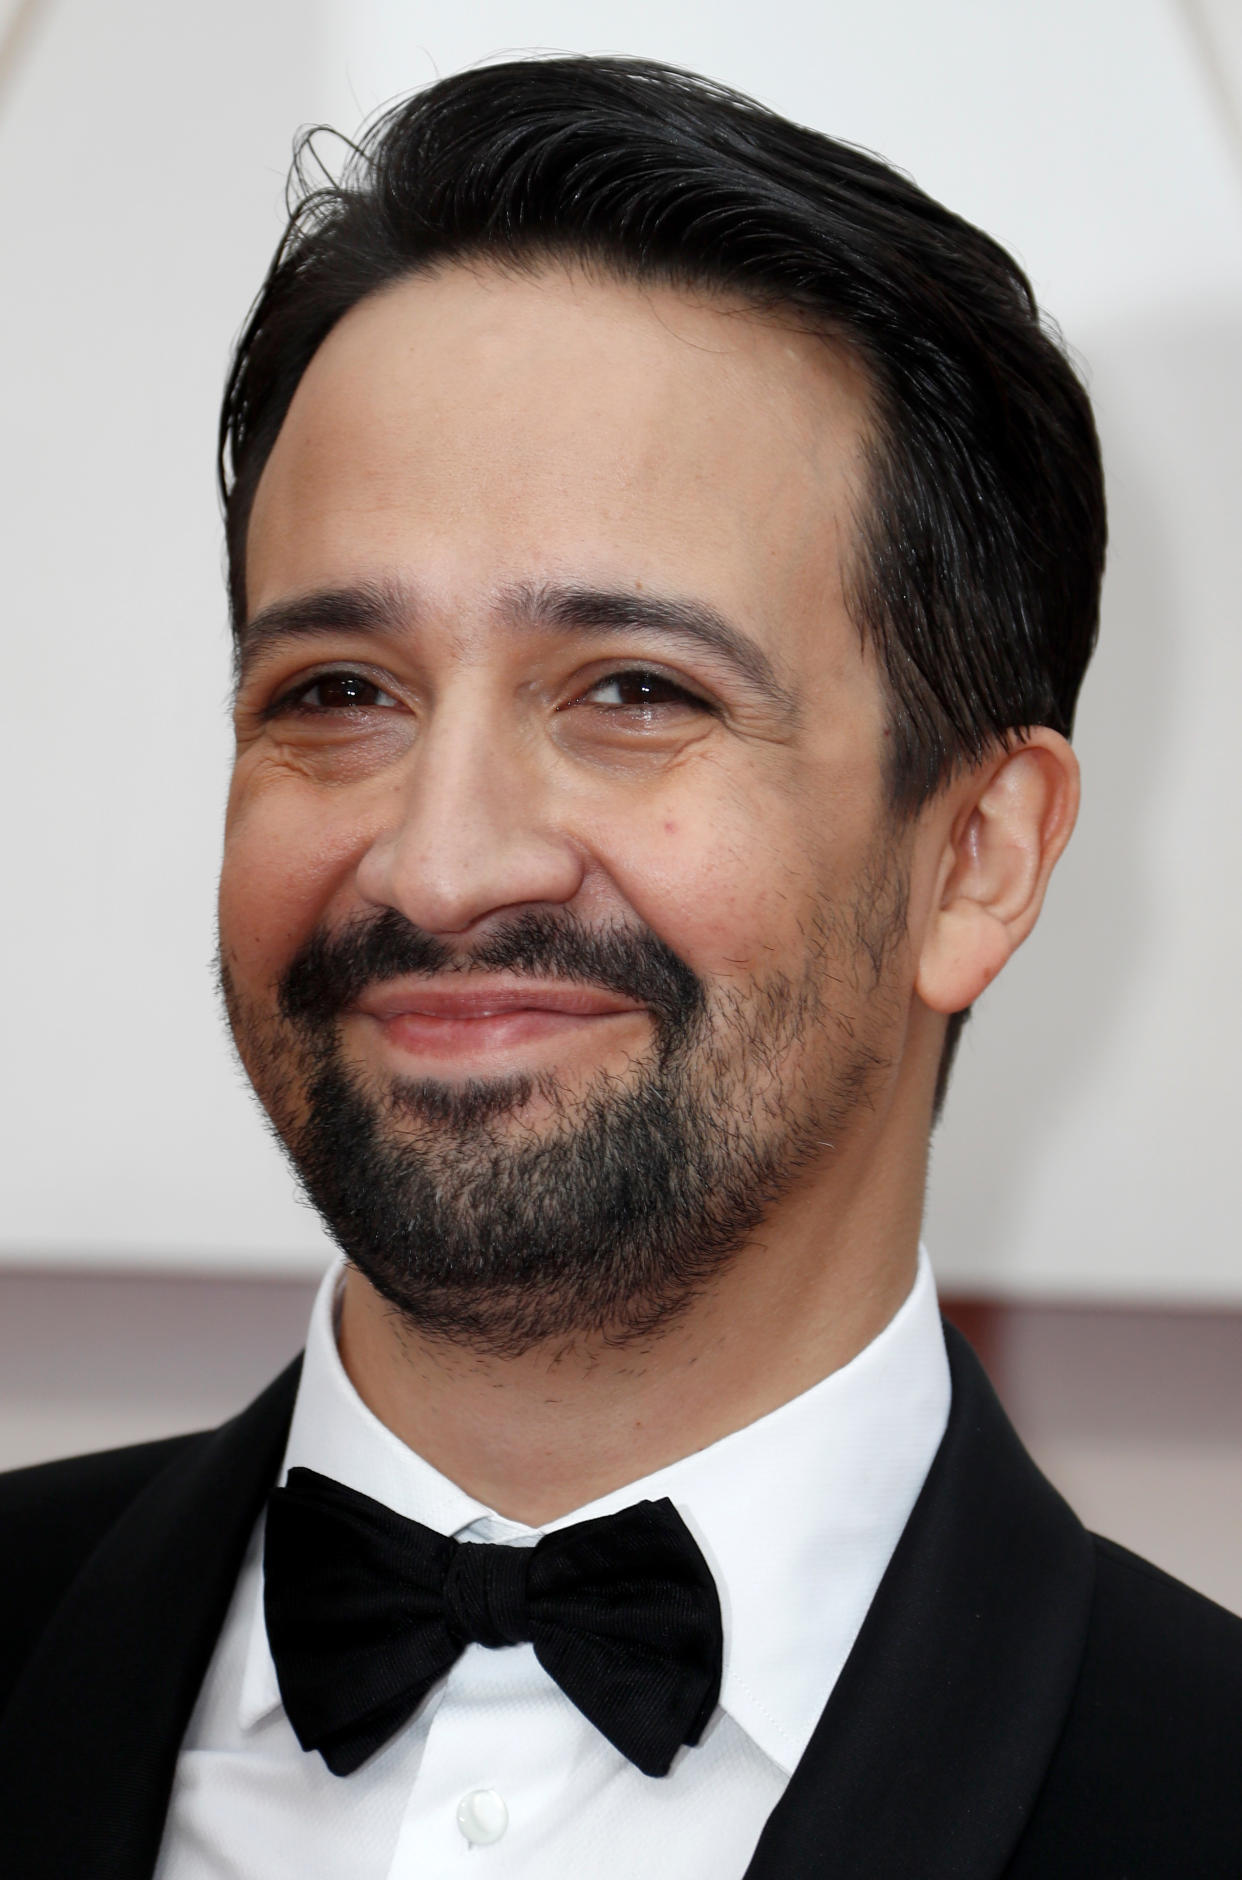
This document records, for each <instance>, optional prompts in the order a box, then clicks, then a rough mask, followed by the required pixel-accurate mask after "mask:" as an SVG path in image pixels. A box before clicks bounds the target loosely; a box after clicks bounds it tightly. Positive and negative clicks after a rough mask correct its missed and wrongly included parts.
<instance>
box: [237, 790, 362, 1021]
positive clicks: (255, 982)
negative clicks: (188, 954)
mask: <svg viewBox="0 0 1242 1880" xmlns="http://www.w3.org/2000/svg"><path fill="white" fill-rule="evenodd" d="M308 794H313V797H314V800H313V801H306V800H304V799H303V798H302V794H301V792H299V791H298V790H296V789H288V788H286V789H284V790H274V789H266V790H265V789H262V788H253V787H249V786H248V784H247V782H246V780H245V779H244V778H243V779H235V781H234V786H233V789H232V791H231V792H230V795H229V807H228V815H227V819H226V822H225V832H224V854H223V859H222V862H221V868H220V894H219V921H220V944H221V948H222V951H223V953H224V957H225V960H226V963H227V964H228V967H229V970H230V972H231V973H232V974H233V975H234V978H235V979H236V980H237V982H238V984H239V985H240V986H243V987H246V988H249V989H251V990H257V989H258V988H259V987H261V986H267V985H270V984H271V983H272V982H274V980H275V979H276V978H277V977H278V976H279V974H280V972H281V970H282V968H283V967H284V966H285V965H286V964H287V963H288V961H289V960H290V959H291V958H292V957H293V955H294V953H296V952H297V950H298V948H299V947H300V946H301V945H302V943H303V942H304V941H305V940H306V939H307V938H308V937H309V935H310V934H311V932H312V931H313V930H314V929H315V928H316V927H317V926H319V925H320V924H321V923H322V922H323V921H324V920H325V918H329V919H330V918H331V916H332V913H333V910H334V907H335V904H336V903H337V902H338V900H340V901H343V900H344V895H345V889H346V884H347V883H348V881H349V880H350V878H351V876H352V872H353V869H354V867H355V866H356V862H357V854H358V845H359V842H360V841H361V840H362V839H363V837H362V836H361V834H360V832H359V830H358V827H357V823H356V819H354V818H353V817H344V816H341V817H333V816H332V815H331V814H330V813H325V804H324V801H323V796H322V793H320V792H314V793H308Z"/></svg>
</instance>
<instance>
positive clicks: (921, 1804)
mask: <svg viewBox="0 0 1242 1880" xmlns="http://www.w3.org/2000/svg"><path fill="white" fill-rule="evenodd" d="M945 1329H946V1338H947V1341H948V1345H949V1356H950V1365H951V1369H952V1374H953V1401H952V1409H951V1412H950V1416H949V1425H948V1428H947V1430H946V1431H945V1436H944V1441H943V1442H942V1444H941V1447H940V1450H939V1451H938V1453H937V1456H936V1460H935V1462H934V1463H933V1465H932V1469H931V1472H930V1474H929V1475H928V1478H927V1482H926V1484H925V1485H924V1488H923V1492H922V1494H921V1495H920V1497H919V1500H918V1502H917V1504H916V1506H915V1509H914V1512H913V1514H912V1515H911V1517H910V1521H909V1523H908V1525H907V1527H906V1530H905V1532H904V1534H903V1535H902V1537H901V1541H900V1542H899V1544H898V1547H897V1550H896V1552H895V1554H894V1555H893V1558H892V1561H891V1562H890V1565H889V1568H888V1571H887V1573H886V1574H885V1576H884V1579H883V1581H882V1583H881V1585H880V1589H879V1592H878V1593H877V1595H876V1598H875V1601H874V1603H873V1604H872V1607H871V1610H870V1612H869V1613H868V1615H867V1618H866V1621H865V1623H864V1625H863V1629H862V1631H861V1632H860V1633H859V1636H858V1640H857V1642H856V1644H855V1647H854V1650H853V1652H852V1653H851V1655H850V1658H849V1660H848V1662H847V1664H846V1666H845V1669H844V1671H843V1672H842V1674H841V1677H840V1679H839V1681H838V1683H837V1686H836V1689H835V1690H834V1692H833V1694H832V1697H831V1699H830V1701H829V1704H828V1707H827V1709H826V1710H825V1712H824V1715H823V1717H822V1718H821V1719H820V1722H819V1724H818V1726H817V1728H816V1731H815V1734H814V1736H813V1737H812V1739H811V1741H810V1743H809V1744H808V1746H807V1750H806V1753H805V1755H804V1757H803V1759H802V1761H801V1763H800V1764H799V1766H798V1767H797V1769H796V1770H795V1771H794V1774H793V1776H792V1778H791V1780H790V1783H789V1787H788V1788H787V1790H786V1791H785V1794H784V1796H783V1798H782V1800H781V1801H780V1803H779V1804H778V1805H777V1807H776V1809H775V1810H774V1812H773V1814H772V1816H771V1818H770V1819H769V1821H768V1824H767V1827H766V1828H765V1829H764V1832H763V1835H762V1836H761V1838H760V1841H759V1845H758V1848H757V1849H756V1852H755V1856H754V1859H753V1861H752V1862H751V1865H750V1867H749V1869H748V1870H747V1880H811V1877H812V1876H819V1877H820V1880H822V1876H824V1875H833V1876H846V1875H871V1874H883V1876H884V1880H993V1876H997V1875H1000V1874H1002V1873H1003V1871H1004V1868H1005V1865H1006V1863H1007V1861H1008V1859H1009V1856H1010V1854H1011V1853H1012V1851H1013V1848H1014V1845H1015V1843H1016V1841H1017V1839H1018V1837H1019V1835H1020V1833H1021V1831H1022V1828H1023V1827H1024V1825H1025V1822H1026V1820H1027V1817H1028V1815H1029V1813H1030V1809H1031V1805H1032V1803H1033V1801H1034V1798H1035V1795H1036V1792H1037V1790H1038V1788H1039V1785H1040V1783H1041V1781H1042V1780H1043V1776H1044V1773H1045V1770H1046V1769H1047V1766H1048V1762H1049V1759H1050V1757H1051V1754H1052V1750H1053V1747H1054V1745H1055V1743H1056V1739H1057V1735H1058V1732H1059V1730H1060V1727H1061V1724H1062V1722H1063V1720H1064V1716H1065V1712H1066V1709H1067V1707H1068V1704H1069V1701H1070V1697H1071V1694H1072V1691H1073V1687H1074V1683H1075V1680H1076V1677H1077V1674H1078V1668H1079V1663H1080V1660H1081V1657H1082V1652H1083V1645H1084V1640H1085V1634H1086V1626H1087V1615H1088V1608H1089V1605H1090V1600H1091V1590H1092V1572H1093V1568H1092V1561H1093V1555H1092V1547H1091V1542H1090V1538H1089V1536H1088V1535H1087V1533H1086V1532H1085V1530H1084V1529H1083V1528H1082V1526H1081V1525H1080V1524H1079V1522H1078V1520H1077V1519H1076V1517H1075V1516H1074V1515H1073V1514H1072V1513H1071V1511H1070V1510H1069V1508H1068V1507H1067V1506H1066V1505H1065V1503H1064V1502H1063V1501H1062V1500H1061V1498H1060V1496H1059V1495H1058V1494H1057V1493H1056V1491H1055V1490H1054V1489H1053V1488H1052V1487H1051V1486H1050V1484H1049V1483H1048V1482H1046V1481H1045V1480H1044V1478H1043V1476H1042V1475H1040V1473H1039V1471H1038V1470H1037V1469H1036V1467H1035V1465H1034V1463H1033V1462H1032V1461H1031V1459H1030V1457H1029V1456H1028V1455H1027V1454H1026V1451H1025V1450H1024V1449H1023V1448H1022V1445H1021V1443H1020V1442H1019V1441H1018V1438H1017V1436H1016V1435H1015V1434H1014V1431H1013V1430H1012V1428H1011V1427H1010V1425H1009V1423H1008V1421H1007V1420H1006V1418H1005V1415H1004V1412H1003V1411H1002V1410H1001V1407H1000V1405H999V1404H998V1403H997V1401H996V1398H995V1396H994V1395H993V1393H992V1390H991V1387H990V1385H989V1384H988V1382H987V1379H986V1377H985V1376H984V1374H983V1372H982V1369H981V1368H980V1366H979V1363H978V1360H977V1359H976V1358H975V1356H974V1354H973V1352H972V1351H971V1350H970V1348H969V1346H968V1345H967V1344H966V1343H965V1341H964V1340H963V1339H962V1338H961V1337H960V1336H959V1335H958V1334H957V1333H955V1332H954V1331H953V1330H952V1328H951V1327H946V1328H945Z"/></svg>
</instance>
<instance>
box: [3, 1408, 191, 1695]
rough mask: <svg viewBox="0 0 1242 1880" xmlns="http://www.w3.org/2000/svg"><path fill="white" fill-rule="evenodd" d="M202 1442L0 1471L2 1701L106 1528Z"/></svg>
mask: <svg viewBox="0 0 1242 1880" xmlns="http://www.w3.org/2000/svg"><path fill="white" fill-rule="evenodd" d="M202 1440H203V1438H202V1437H198V1436H173V1437H168V1438H166V1439H165V1440H163V1441H161V1442H154V1443H136V1444H134V1445H132V1446H131V1447H129V1448H125V1449H109V1450H103V1451H100V1452H99V1453H98V1454H95V1455H87V1456H72V1457H69V1458H68V1459H67V1460H65V1461H60V1462H44V1463H39V1464H37V1465H36V1466H35V1467H33V1468H26V1469H14V1470H11V1471H9V1472H8V1473H6V1474H0V1532H3V1534H4V1536H5V1546H4V1548H3V1549H2V1550H0V1699H2V1698H3V1694H4V1693H6V1692H7V1691H8V1690H9V1688H10V1687H11V1685H12V1684H13V1682H14V1680H15V1678H16V1676H17V1673H18V1672H19V1670H20V1669H21V1665H22V1663H23V1661H24V1659H25V1657H26V1655H27V1653H28V1651H29V1649H30V1647H31V1646H32V1645H33V1644H34V1642H35V1640H36V1639H37V1638H38V1636H39V1634H40V1633H41V1631H42V1630H43V1627H44V1626H45V1625H46V1623H47V1621H48V1619H49V1618H50V1616H51V1614H52V1613H53V1612H54V1611H55V1609H56V1607H57V1606H58V1605H59V1603H60V1601H61V1599H62V1598H63V1596H64V1594H65V1592H66V1591H67V1589H68V1587H69V1585H70V1584H71V1582H72V1581H73V1580H74V1579H75V1578H76V1576H77V1573H78V1571H79V1569H80V1568H81V1566H82V1565H83V1563H84V1562H85V1561H86V1559H87V1558H88V1556H89V1555H90V1554H91V1553H92V1552H93V1550H94V1548H95V1547H96V1545H97V1544H98V1542H99V1541H100V1540H102V1538H103V1536H104V1535H105V1534H106V1533H107V1531H108V1529H109V1528H110V1527H111V1526H112V1525H113V1523H114V1522H115V1521H117V1520H119V1519H120V1517H121V1515H123V1514H124V1512H125V1510H126V1509H127V1508H128V1507H129V1505H130V1503H131V1502H132V1501H133V1500H134V1499H135V1498H136V1497H137V1496H138V1495H140V1494H141V1493H142V1491H143V1489H144V1488H145V1487H146V1486H147V1484H148V1483H149V1482H151V1481H153V1480H154V1478H155V1477H156V1476H157V1475H158V1474H160V1472H161V1471H162V1470H163V1469H165V1468H166V1467H167V1466H168V1465H169V1463H171V1462H173V1461H174V1460H175V1459H176V1458H177V1457H179V1456H181V1455H183V1454H184V1453H185V1452H186V1451H187V1450H189V1449H192V1448H193V1447H194V1445H195V1444H196V1443H200V1442H202Z"/></svg>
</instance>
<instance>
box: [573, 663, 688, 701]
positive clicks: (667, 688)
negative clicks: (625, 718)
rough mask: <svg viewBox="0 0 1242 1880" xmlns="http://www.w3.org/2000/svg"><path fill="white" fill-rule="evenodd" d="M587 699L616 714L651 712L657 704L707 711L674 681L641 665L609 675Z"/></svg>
mask: <svg viewBox="0 0 1242 1880" xmlns="http://www.w3.org/2000/svg"><path fill="white" fill-rule="evenodd" d="M586 696H587V697H588V698H589V699H590V700H591V702H592V703H593V704H595V705H602V706H604V708H605V709H606V710H612V711H617V710H622V711H624V710H627V709H628V710H630V711H633V710H636V709H637V710H639V711H643V710H651V709H652V708H653V707H655V706H657V705H688V706H690V707H691V708H692V709H697V710H700V711H703V710H706V706H705V705H704V703H703V701H702V700H701V699H698V698H696V697H695V696H694V694H693V693H692V692H687V691H686V690H685V688H684V687H682V686H680V685H676V684H675V683H674V682H673V680H672V679H666V678H665V677H664V675H663V673H659V672H648V671H646V670H645V669H644V668H642V667H638V666H636V667H634V668H633V669H632V670H630V671H628V672H613V673H609V675H608V677H607V678H606V679H600V680H599V681H598V682H597V683H596V684H595V685H593V686H592V687H591V689H590V691H589V692H588V693H587V695H586Z"/></svg>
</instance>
